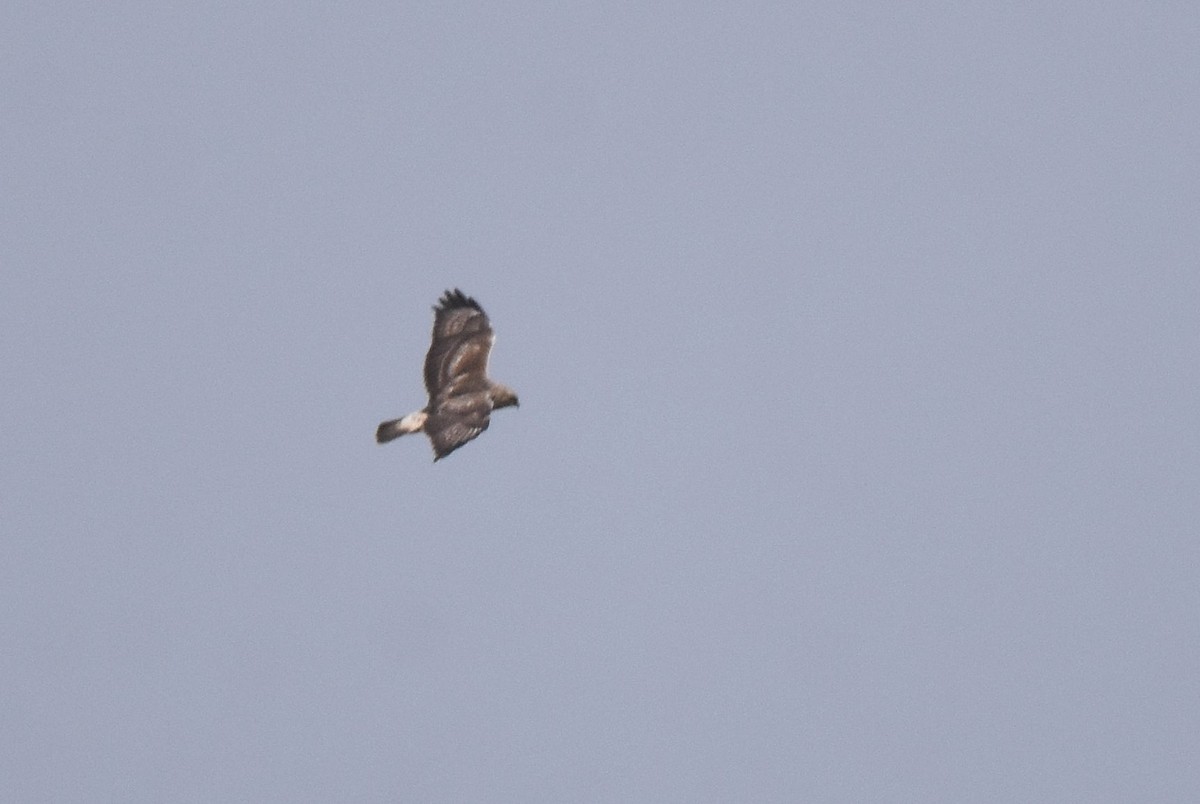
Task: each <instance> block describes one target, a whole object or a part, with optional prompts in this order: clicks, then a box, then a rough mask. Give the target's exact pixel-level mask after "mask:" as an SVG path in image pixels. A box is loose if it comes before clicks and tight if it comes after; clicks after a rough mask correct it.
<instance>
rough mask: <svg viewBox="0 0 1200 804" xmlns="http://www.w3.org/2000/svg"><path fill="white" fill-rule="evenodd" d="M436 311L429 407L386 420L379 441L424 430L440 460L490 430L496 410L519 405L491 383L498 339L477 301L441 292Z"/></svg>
mask: <svg viewBox="0 0 1200 804" xmlns="http://www.w3.org/2000/svg"><path fill="white" fill-rule="evenodd" d="M433 310H434V318H433V338H432V341H431V343H430V344H429V352H428V354H426V355H425V390H426V391H428V392H429V404H428V405H426V406H425V408H424V409H423V410H419V411H417V412H415V413H410V414H408V415H407V416H404V417H402V418H399V419H392V420H391V421H386V422H383V423H382V424H380V425H379V429H378V430H376V432H375V440H376V441H378V442H379V443H380V444H386V443H387V442H388V441H391V440H392V439H394V438H399V437H400V436H402V435H407V434H408V433H416V432H421V431H423V432H424V433H425V435H427V436H429V441H430V443H431V444H432V445H433V453H434V458H433V459H434V460H435V461H438V460H441V459H442V458H445V457H446V456H447V455H449V454H450V453H451V452H453V451H454V450H456V449H458V448H459V447H461V446H462V445H463V444H465V443H467V442H468V441H470V440H471V439H473V438H475V437H477V436H478V435H479V434H480V433H482V432H483V431H484V430H486V429H487V428H488V424H489V422H490V419H491V415H492V411H493V410H495V409H497V408H505V407H509V406H510V405H518V404H519V403H518V401H517V395H516V393H514V392H513V390H512V389H511V388H509V387H507V386H505V385H501V384H500V383H495V382H492V381H491V380H490V379H488V376H487V365H488V355H489V354H491V351H492V343H493V342H494V341H495V339H496V336H495V334H494V333H493V332H492V325H491V323H489V322H488V317H487V314H486V313H484V312H483V308H482V307H480V306H479V302H477V301H475V300H474V299H472V298H471V297H470V296H467V295H465V294H464V293H463V292H462V291H461V290H459V289H458V288H455V289H454V290H448V291H446V292H445V293H444V294H442V297H441V298H440V299H439V300H438V304H437V306H436V307H434V308H433Z"/></svg>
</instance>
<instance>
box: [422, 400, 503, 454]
mask: <svg viewBox="0 0 1200 804" xmlns="http://www.w3.org/2000/svg"><path fill="white" fill-rule="evenodd" d="M491 415H492V400H491V397H489V396H488V392H487V391H486V390H485V391H476V392H474V393H467V394H458V395H456V396H450V397H443V398H442V399H441V400H440V402H439V403H438V405H437V406H436V407H434V408H433V409H432V411H431V412H430V414H429V418H427V419H426V420H425V435H427V436H429V441H430V443H432V444H433V452H434V455H435V457H434V460H435V461H436V460H439V459H441V458H445V457H446V456H447V455H449V454H450V453H451V452H454V450H456V449H458V448H459V447H461V446H462V445H463V444H465V443H467V442H468V441H470V440H471V439H473V438H475V437H476V436H478V435H479V434H480V433H482V432H483V431H484V430H486V429H487V428H488V423H489V421H490V419H491Z"/></svg>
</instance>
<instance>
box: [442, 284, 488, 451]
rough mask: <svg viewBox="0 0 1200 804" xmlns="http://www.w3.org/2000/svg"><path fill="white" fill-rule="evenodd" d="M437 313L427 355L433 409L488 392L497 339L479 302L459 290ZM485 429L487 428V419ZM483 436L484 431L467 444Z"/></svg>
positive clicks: (449, 293) (447, 297) (450, 294)
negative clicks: (467, 395)
mask: <svg viewBox="0 0 1200 804" xmlns="http://www.w3.org/2000/svg"><path fill="white" fill-rule="evenodd" d="M433 309H434V318H433V340H432V342H431V343H430V344H429V353H428V354H427V355H425V389H426V390H427V391H429V404H430V407H431V408H437V407H438V406H439V404H440V400H444V399H447V398H449V397H453V396H456V395H458V394H463V393H472V392H476V391H486V390H487V387H488V384H489V383H488V378H487V364H488V355H489V354H490V353H491V351H492V341H493V340H494V339H495V335H494V333H493V332H492V325H491V323H490V322H489V321H488V317H487V314H486V313H485V312H483V308H482V307H480V306H479V302H477V301H475V300H474V299H472V298H471V297H470V296H467V295H465V294H464V293H463V292H462V291H461V290H458V289H457V288H455V289H454V290H453V291H450V290H448V291H446V292H445V293H444V294H442V298H441V299H439V300H438V305H437V307H435V308H433ZM489 412H490V408H489ZM483 427H484V428H486V427H487V420H486V417H485V419H484V423H483ZM480 432H482V429H481V430H479V431H477V432H475V433H474V434H473V435H471V436H470V437H469V438H467V439H466V440H465V441H469V440H470V439H471V438H474V437H475V436H476V435H479V433H480ZM465 441H462V442H459V443H465ZM456 446H457V445H456Z"/></svg>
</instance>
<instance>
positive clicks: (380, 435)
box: [375, 410, 426, 444]
mask: <svg viewBox="0 0 1200 804" xmlns="http://www.w3.org/2000/svg"><path fill="white" fill-rule="evenodd" d="M425 417H426V413H425V411H423V410H419V411H417V412H416V413H410V414H408V415H407V416H404V417H403V418H399V419H392V420H391V421H389V422H383V423H382V424H380V425H379V429H378V430H376V431H375V440H376V441H378V442H379V443H380V444H386V443H387V442H389V441H391V440H392V439H395V438H399V437H400V436H402V435H408V434H409V433H416V432H419V431H420V430H421V429H422V428H423V427H424V426H425Z"/></svg>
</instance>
